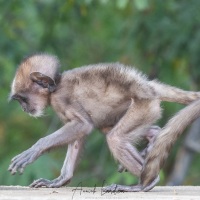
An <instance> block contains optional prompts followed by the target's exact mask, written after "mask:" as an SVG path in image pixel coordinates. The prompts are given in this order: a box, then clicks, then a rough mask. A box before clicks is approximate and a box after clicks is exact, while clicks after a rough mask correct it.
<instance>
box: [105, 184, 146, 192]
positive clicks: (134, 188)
mask: <svg viewBox="0 0 200 200" xmlns="http://www.w3.org/2000/svg"><path fill="white" fill-rule="evenodd" d="M103 191H104V192H140V191H142V185H134V186H126V185H117V184H112V185H110V186H107V187H105V188H103Z"/></svg>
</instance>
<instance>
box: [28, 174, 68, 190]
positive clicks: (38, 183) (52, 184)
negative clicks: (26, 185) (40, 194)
mask: <svg viewBox="0 0 200 200" xmlns="http://www.w3.org/2000/svg"><path fill="white" fill-rule="evenodd" d="M70 180H71V176H65V177H64V176H59V177H58V178H56V179H54V180H52V181H50V180H47V179H43V178H41V179H38V180H35V181H34V182H33V183H32V184H31V185H30V187H34V188H38V187H47V188H57V187H61V186H62V185H66V184H68V183H69V182H70Z"/></svg>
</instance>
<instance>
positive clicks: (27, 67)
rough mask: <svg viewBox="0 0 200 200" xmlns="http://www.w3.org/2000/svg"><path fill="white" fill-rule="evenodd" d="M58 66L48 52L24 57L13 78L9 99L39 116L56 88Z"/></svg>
mask: <svg viewBox="0 0 200 200" xmlns="http://www.w3.org/2000/svg"><path fill="white" fill-rule="evenodd" d="M59 67H60V65H59V61H58V59H57V58H56V57H55V56H51V55H48V54H36V55H33V56H30V57H28V58H26V59H24V60H23V61H22V63H21V64H20V65H19V67H18V69H17V71H16V74H15V77H14V79H13V82H12V85H11V93H10V100H17V101H18V102H19V103H20V105H21V107H22V109H23V110H24V111H25V112H27V113H29V114H30V115H31V116H34V117H40V116H41V115H42V114H43V111H44V109H45V108H46V107H47V106H48V104H49V97H50V94H51V93H52V92H54V91H55V90H56V83H57V81H58V77H59V73H58V70H59Z"/></svg>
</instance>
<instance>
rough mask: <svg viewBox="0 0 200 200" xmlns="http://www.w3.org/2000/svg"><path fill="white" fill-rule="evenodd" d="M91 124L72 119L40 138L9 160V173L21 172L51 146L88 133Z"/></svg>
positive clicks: (70, 140) (60, 144) (53, 146)
mask: <svg viewBox="0 0 200 200" xmlns="http://www.w3.org/2000/svg"><path fill="white" fill-rule="evenodd" d="M91 130H92V125H91V124H89V123H87V122H80V121H76V120H73V121H71V122H68V123H67V124H65V125H64V126H63V127H62V128H60V129H59V130H57V131H56V132H54V133H53V134H51V135H48V136H46V137H44V138H41V139H40V140H38V142H36V144H34V145H33V146H32V147H31V148H30V149H28V150H26V151H24V152H22V153H21V154H19V155H18V156H16V157H14V158H13V159H12V160H11V164H10V166H9V168H8V170H9V171H10V172H11V174H15V173H16V172H17V171H19V172H20V173H23V171H24V168H25V167H26V166H27V165H28V164H30V163H32V162H34V161H35V160H36V159H37V158H38V157H39V156H40V155H42V154H43V153H44V152H46V151H47V150H50V149H52V148H55V147H58V146H62V145H66V144H69V143H71V142H73V141H75V140H77V139H79V138H82V137H84V136H85V135H87V134H89V133H90V132H91Z"/></svg>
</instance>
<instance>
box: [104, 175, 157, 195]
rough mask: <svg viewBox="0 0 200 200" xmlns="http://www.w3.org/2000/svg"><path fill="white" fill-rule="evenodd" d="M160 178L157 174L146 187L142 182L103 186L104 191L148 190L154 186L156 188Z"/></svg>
mask: <svg viewBox="0 0 200 200" xmlns="http://www.w3.org/2000/svg"><path fill="white" fill-rule="evenodd" d="M159 180H160V177H159V176H157V177H156V178H155V179H154V180H153V181H152V182H151V183H150V184H149V185H147V186H145V187H144V186H143V185H142V184H138V185H131V186H126V185H117V184H112V185H110V186H107V187H105V188H103V191H104V192H147V191H149V190H151V189H152V188H154V186H155V185H156V184H157V183H158V182H159Z"/></svg>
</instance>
